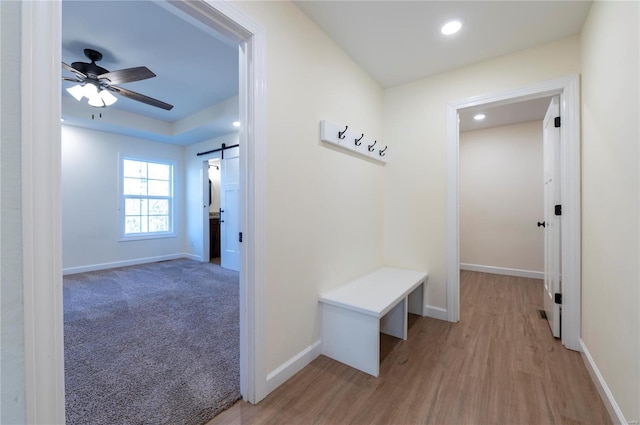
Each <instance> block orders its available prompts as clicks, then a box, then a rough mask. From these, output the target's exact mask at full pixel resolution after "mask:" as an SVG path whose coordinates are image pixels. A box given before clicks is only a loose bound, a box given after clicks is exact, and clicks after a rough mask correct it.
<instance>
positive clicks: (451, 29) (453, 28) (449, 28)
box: [440, 21, 462, 35]
mask: <svg viewBox="0 0 640 425" xmlns="http://www.w3.org/2000/svg"><path fill="white" fill-rule="evenodd" d="M460 28H462V23H461V22H460V21H450V22H447V23H446V24H444V25H443V26H442V28H441V29H440V31H441V32H442V33H443V34H444V35H451V34H455V33H457V32H458V31H460Z"/></svg>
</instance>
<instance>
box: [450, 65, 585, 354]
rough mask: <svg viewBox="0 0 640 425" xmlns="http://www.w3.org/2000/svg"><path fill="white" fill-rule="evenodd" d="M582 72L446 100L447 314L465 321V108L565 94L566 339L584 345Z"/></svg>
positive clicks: (563, 231)
mask: <svg viewBox="0 0 640 425" xmlns="http://www.w3.org/2000/svg"><path fill="white" fill-rule="evenodd" d="M578 84H579V78H578V76H577V75H574V76H569V77H565V78H560V79H557V80H551V81H546V82H541V83H538V84H533V85H530V86H527V87H524V88H520V89H515V90H509V91H505V92H499V93H493V94H488V95H484V96H479V97H474V98H471V99H467V100H463V101H460V102H454V103H450V104H449V105H447V318H448V320H449V321H451V322H457V321H459V320H460V272H459V270H460V239H459V236H460V205H459V195H460V194H459V153H460V146H459V142H460V126H459V118H460V113H462V112H464V111H466V110H471V109H473V108H477V107H478V106H487V107H489V106H500V105H511V104H514V103H518V102H522V101H527V100H532V99H539V98H544V97H549V96H554V95H557V96H559V99H560V115H561V116H562V117H563V118H562V127H561V129H560V133H561V140H562V141H563V142H562V144H561V148H560V155H559V156H560V168H561V179H560V180H561V191H562V194H563V199H562V205H563V206H562V209H563V216H562V229H561V239H562V247H561V255H562V260H563V261H562V270H561V273H562V280H563V305H562V310H563V322H562V343H563V345H565V346H566V347H567V348H570V349H573V350H576V351H579V350H580V343H579V340H580V255H581V254H580V248H581V247H580V121H579V112H580V107H579V105H580V99H579V85H578Z"/></svg>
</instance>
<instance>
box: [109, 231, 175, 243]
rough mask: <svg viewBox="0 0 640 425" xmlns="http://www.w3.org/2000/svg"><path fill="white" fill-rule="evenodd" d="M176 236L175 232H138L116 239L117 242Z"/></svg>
mask: <svg viewBox="0 0 640 425" xmlns="http://www.w3.org/2000/svg"><path fill="white" fill-rule="evenodd" d="M177 237H178V235H176V234H175V233H159V234H139V235H131V236H121V237H120V239H118V242H129V241H144V240H147V239H168V238H177Z"/></svg>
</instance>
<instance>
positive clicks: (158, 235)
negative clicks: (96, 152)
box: [118, 153, 176, 242]
mask: <svg viewBox="0 0 640 425" xmlns="http://www.w3.org/2000/svg"><path fill="white" fill-rule="evenodd" d="M125 160H130V161H139V162H146V163H155V164H166V165H170V166H171V170H170V174H171V175H170V185H169V186H170V187H169V191H170V195H169V229H170V230H169V231H167V232H145V233H132V234H127V233H125V227H126V213H125V199H126V196H125V194H124V161H125ZM175 168H176V162H175V161H173V160H170V159H165V158H150V157H141V156H135V155H126V154H122V153H120V154H119V155H118V198H119V205H118V221H119V228H120V232H119V234H120V238H119V241H120V242H126V241H138V240H145V239H163V238H175V237H176V232H175V226H174V224H175V208H174V197H175V190H174V186H175ZM146 198H147V199H156V197H149V196H147V197H146ZM162 198H164V197H162Z"/></svg>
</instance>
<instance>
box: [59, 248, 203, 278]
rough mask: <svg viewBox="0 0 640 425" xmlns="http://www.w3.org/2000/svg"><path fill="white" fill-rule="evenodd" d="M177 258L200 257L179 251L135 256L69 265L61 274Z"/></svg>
mask: <svg viewBox="0 0 640 425" xmlns="http://www.w3.org/2000/svg"><path fill="white" fill-rule="evenodd" d="M178 258H189V259H191V260H196V261H201V260H202V257H200V256H198V255H193V254H188V253H186V252H181V253H179V254H169V255H160V256H158V257H147V258H136V259H134V260H125V261H114V262H112V263H101V264H91V265H88V266H80V267H69V268H66V269H62V274H63V275H68V274H76V273H85V272H94V271H96V270H106V269H115V268H116V267H126V266H136V265H138V264H147V263H157V262H158V261H166V260H176V259H178Z"/></svg>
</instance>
